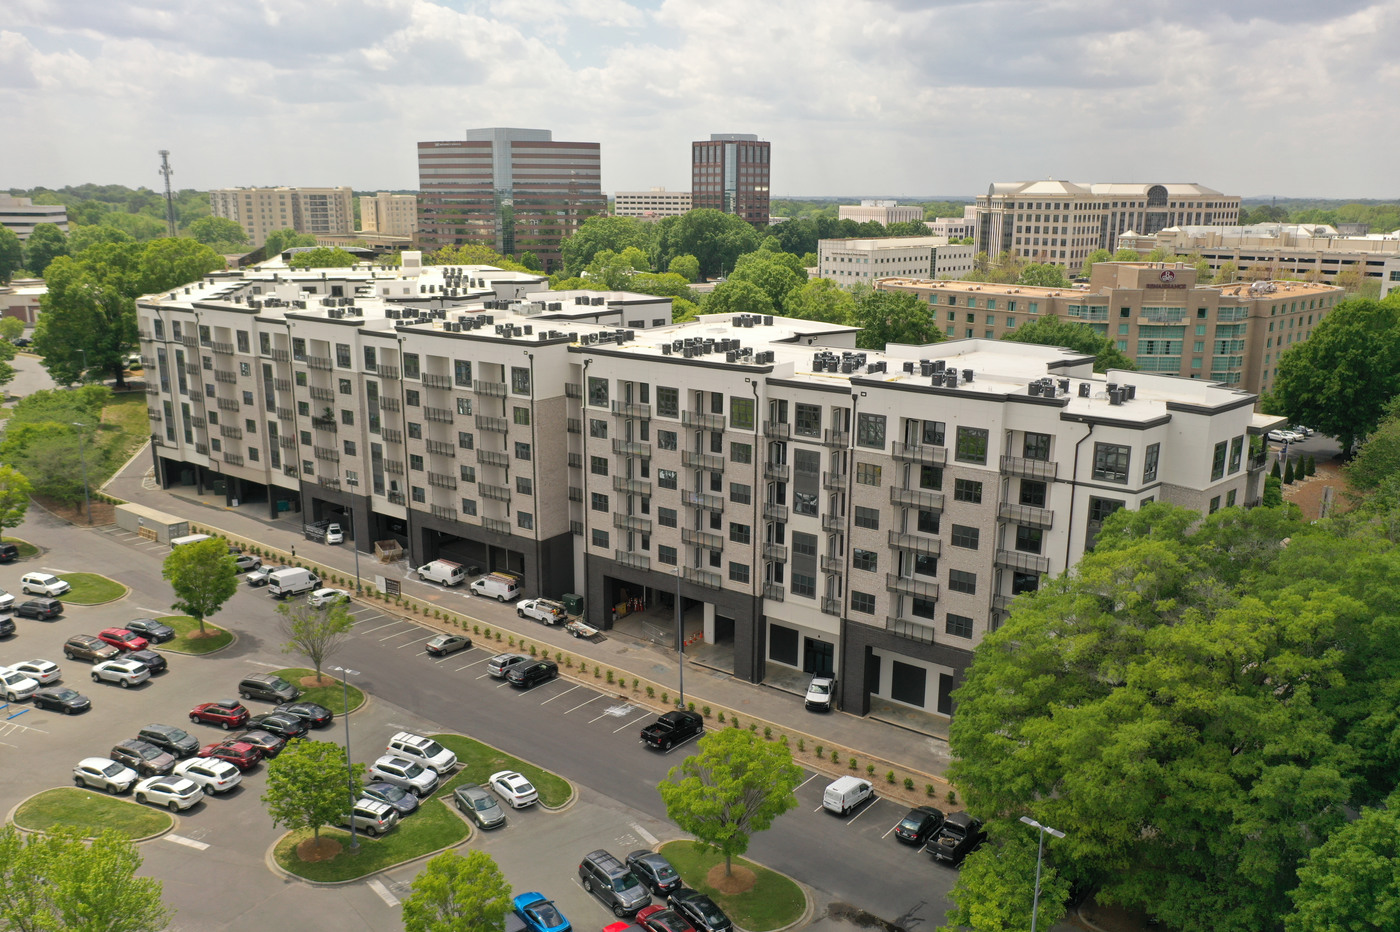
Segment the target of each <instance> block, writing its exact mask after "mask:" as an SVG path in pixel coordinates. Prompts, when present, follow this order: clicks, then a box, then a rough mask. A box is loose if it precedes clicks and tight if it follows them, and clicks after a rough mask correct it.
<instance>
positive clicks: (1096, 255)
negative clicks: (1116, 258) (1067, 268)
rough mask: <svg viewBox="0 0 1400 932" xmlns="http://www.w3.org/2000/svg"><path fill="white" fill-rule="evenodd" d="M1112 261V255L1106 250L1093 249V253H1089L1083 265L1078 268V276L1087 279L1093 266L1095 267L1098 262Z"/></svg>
mask: <svg viewBox="0 0 1400 932" xmlns="http://www.w3.org/2000/svg"><path fill="white" fill-rule="evenodd" d="M1112 261H1113V253H1111V252H1109V251H1108V250H1107V249H1095V250H1094V251H1093V252H1091V253H1089V255H1088V257H1087V258H1085V260H1084V265H1083V266H1082V267H1081V268H1080V270H1079V274H1080V275H1083V276H1084V277H1085V278H1088V277H1089V273H1090V272H1091V271H1093V268H1094V266H1095V265H1097V264H1098V263H1100V262H1112Z"/></svg>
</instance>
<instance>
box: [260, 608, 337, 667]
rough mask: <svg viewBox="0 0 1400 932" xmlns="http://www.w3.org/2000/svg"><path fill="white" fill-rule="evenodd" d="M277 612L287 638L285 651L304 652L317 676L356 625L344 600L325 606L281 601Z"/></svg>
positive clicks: (283, 647) (284, 635)
mask: <svg viewBox="0 0 1400 932" xmlns="http://www.w3.org/2000/svg"><path fill="white" fill-rule="evenodd" d="M277 614H279V615H281V616H282V617H281V618H280V619H279V620H278V622H277V627H278V630H280V631H281V633H282V637H284V638H285V639H286V641H285V643H283V645H282V652H283V653H284V654H301V655H302V656H304V657H306V659H308V660H310V661H311V664H312V666H314V667H315V668H316V678H317V679H320V678H321V665H322V664H323V663H325V661H326V660H327V659H329V658H330V657H332V656H334V655H335V653H336V651H338V650H340V648H341V647H342V646H344V644H345V641H346V639H348V638H349V637H350V631H351V629H352V628H354V627H355V618H354V616H352V615H351V614H350V607H349V605H348V604H347V603H345V602H336V603H334V604H333V605H327V606H325V607H324V608H312V607H311V605H309V604H308V603H306V602H281V603H279V604H278V606H277Z"/></svg>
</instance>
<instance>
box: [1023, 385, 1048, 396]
mask: <svg viewBox="0 0 1400 932" xmlns="http://www.w3.org/2000/svg"><path fill="white" fill-rule="evenodd" d="M1026 394H1027V395H1032V396H1039V395H1043V394H1045V386H1043V385H1041V384H1040V383H1039V382H1032V383H1031V384H1029V385H1027V386H1026Z"/></svg>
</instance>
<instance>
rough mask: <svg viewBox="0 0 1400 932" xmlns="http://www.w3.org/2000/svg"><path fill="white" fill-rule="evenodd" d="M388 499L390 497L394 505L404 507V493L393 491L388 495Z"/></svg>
mask: <svg viewBox="0 0 1400 932" xmlns="http://www.w3.org/2000/svg"><path fill="white" fill-rule="evenodd" d="M387 497H388V499H389V501H390V502H392V503H393V504H395V505H402V504H403V503H404V498H403V493H402V492H393V491H391V492H390V493H389V494H388V496H387Z"/></svg>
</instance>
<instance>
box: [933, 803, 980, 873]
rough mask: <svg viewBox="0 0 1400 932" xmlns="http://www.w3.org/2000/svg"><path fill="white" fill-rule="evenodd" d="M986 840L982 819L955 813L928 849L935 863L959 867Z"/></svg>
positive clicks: (944, 823) (944, 824) (964, 813)
mask: <svg viewBox="0 0 1400 932" xmlns="http://www.w3.org/2000/svg"><path fill="white" fill-rule="evenodd" d="M986 840H987V833H986V832H985V831H984V830H983V829H982V820H981V819H977V818H973V817H972V816H970V815H968V814H967V813H966V812H954V813H953V814H951V815H950V816H948V818H947V819H944V820H943V827H942V828H940V829H939V830H938V834H937V835H935V836H934V839H933V841H932V842H930V843H929V845H928V848H929V851H930V852H931V853H932V854H933V859H934V860H935V861H941V862H943V863H945V864H950V865H952V866H953V867H957V866H958V865H959V864H961V863H962V862H963V858H965V857H967V856H968V855H969V854H971V853H972V852H973V851H976V850H977V848H978V847H979V846H980V845H981V844H982V842H984V841H986Z"/></svg>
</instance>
